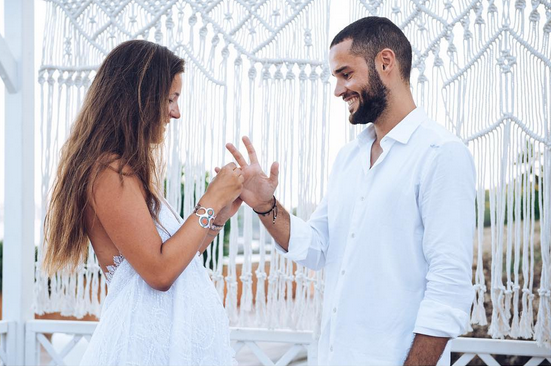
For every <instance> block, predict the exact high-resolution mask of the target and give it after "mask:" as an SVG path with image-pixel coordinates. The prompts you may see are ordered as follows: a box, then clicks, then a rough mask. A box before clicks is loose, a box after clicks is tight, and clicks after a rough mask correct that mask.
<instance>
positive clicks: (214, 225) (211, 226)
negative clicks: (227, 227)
mask: <svg viewBox="0 0 551 366" xmlns="http://www.w3.org/2000/svg"><path fill="white" fill-rule="evenodd" d="M223 228H224V225H216V224H215V223H214V222H213V223H212V224H210V229H211V230H212V231H220V230H222V229H223Z"/></svg>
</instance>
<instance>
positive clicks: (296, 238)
mask: <svg viewBox="0 0 551 366" xmlns="http://www.w3.org/2000/svg"><path fill="white" fill-rule="evenodd" d="M290 220H291V222H290V224H291V237H290V238H289V250H288V251H285V250H284V249H283V248H281V247H280V246H279V245H278V244H277V243H276V248H277V249H278V250H279V251H281V252H282V253H283V255H284V256H285V257H287V258H289V259H291V260H293V261H295V262H297V263H298V264H300V265H303V266H305V267H308V268H310V269H313V270H319V269H321V268H323V267H324V266H325V254H326V253H327V247H328V243H329V232H328V225H327V196H325V197H324V198H323V199H322V200H321V202H320V204H319V205H318V207H317V208H316V210H315V211H314V213H313V214H312V216H311V217H310V220H308V222H305V221H304V220H302V219H300V218H298V217H296V216H294V215H290Z"/></svg>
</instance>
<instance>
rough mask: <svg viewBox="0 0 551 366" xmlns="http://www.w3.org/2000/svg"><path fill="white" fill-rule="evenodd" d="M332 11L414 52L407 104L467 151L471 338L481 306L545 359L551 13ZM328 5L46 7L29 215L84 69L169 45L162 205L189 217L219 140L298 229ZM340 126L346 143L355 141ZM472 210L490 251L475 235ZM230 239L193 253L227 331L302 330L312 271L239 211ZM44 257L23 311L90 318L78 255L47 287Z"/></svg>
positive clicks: (496, 329)
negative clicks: (170, 92)
mask: <svg viewBox="0 0 551 366" xmlns="http://www.w3.org/2000/svg"><path fill="white" fill-rule="evenodd" d="M347 4H348V5H350V20H351V21H352V20H355V19H358V18H360V17H363V16H367V15H381V16H386V17H388V18H390V19H391V20H393V21H394V22H395V23H396V24H398V25H399V26H400V27H401V28H402V29H403V30H404V32H405V33H406V35H407V36H408V38H409V39H410V41H411V43H412V45H413V51H414V55H413V71H412V79H411V83H412V89H413V91H414V96H415V98H416V101H417V104H418V105H421V106H423V107H424V108H425V109H426V111H427V112H428V114H429V115H430V116H431V117H433V118H434V119H436V120H438V121H440V122H442V123H445V124H446V126H447V127H448V128H449V129H450V130H451V131H453V132H454V133H456V134H457V135H458V136H460V137H461V138H462V139H463V140H464V141H465V143H467V144H468V145H469V147H470V148H471V151H472V152H473V155H474V158H475V162H476V165H477V169H478V191H477V192H478V195H477V198H478V200H477V202H478V204H477V215H478V216H477V227H478V228H477V236H476V238H475V243H476V246H475V248H477V251H476V253H475V255H476V258H475V259H476V263H477V267H476V275H475V279H474V280H475V288H476V297H475V299H474V304H473V312H472V323H474V324H481V325H484V324H486V322H487V319H486V312H485V308H484V304H483V301H484V296H485V295H486V294H489V296H490V297H491V304H492V307H493V309H492V318H491V326H490V328H489V331H490V334H491V335H492V336H493V337H496V338H502V337H504V336H510V337H513V338H518V337H520V338H535V339H536V340H537V341H538V342H540V344H547V345H548V346H549V345H550V344H551V324H550V322H551V302H550V296H551V283H550V281H551V279H550V276H551V272H550V271H551V266H550V265H549V260H550V259H549V254H550V246H549V242H550V236H551V233H550V229H551V218H550V214H551V213H550V212H551V211H550V210H551V207H550V203H549V200H548V199H547V197H551V196H550V195H551V192H550V188H549V186H548V185H547V184H545V182H547V179H548V177H549V175H550V174H551V160H550V158H551V156H550V154H551V106H550V104H551V97H550V92H551V75H550V74H551V61H550V55H551V50H550V47H549V34H550V32H551V2H549V1H532V2H529V3H528V4H527V3H526V1H516V2H514V3H512V2H511V1H508V0H503V1H491V0H488V1H481V0H478V1H466V0H455V1H452V0H443V1H440V0H439V1H421V0H412V1H405V0H404V1H397V0H396V1H390V0H387V1H382V0H379V1H375V0H373V1H354V0H349V1H348V2H347ZM329 6H330V0H310V1H308V0H294V1H291V0H287V1H284V0H264V1H262V0H260V1H247V0H233V1H229V0H220V1H191V0H172V1H153V0H126V1H108V0H95V1H90V0H49V1H48V10H47V14H46V17H47V20H46V27H45V33H44V48H43V56H42V66H41V68H40V71H39V78H38V80H39V84H40V92H41V101H42V106H41V116H42V124H41V138H42V147H41V149H42V162H41V163H42V165H41V167H42V202H43V205H42V207H43V212H42V214H43V215H44V213H45V212H44V210H45V207H46V206H45V204H44V202H46V201H47V199H48V190H49V187H50V186H51V184H52V180H53V177H54V174H55V168H56V165H57V162H58V154H59V149H60V147H61V145H62V144H63V142H64V141H65V139H66V137H67V133H68V130H69V127H70V124H71V122H72V121H73V120H74V117H75V114H76V112H77V111H78V108H79V106H80V105H81V102H82V100H83V97H84V95H85V93H86V90H87V88H88V86H89V85H90V82H91V80H92V79H93V77H94V74H95V70H97V68H98V66H99V65H100V64H101V62H102V61H103V59H104V58H105V56H106V55H107V54H108V52H109V51H110V50H111V49H112V48H113V47H114V46H116V45H117V44H119V43H120V42H122V41H125V40H128V39H135V38H141V39H147V40H151V41H154V42H157V43H160V44H164V45H166V46H168V47H169V48H170V49H172V50H174V51H175V52H176V53H177V54H178V55H180V56H182V57H183V58H184V59H185V60H186V62H187V63H186V72H185V74H184V78H183V81H184V83H183V88H182V96H181V97H180V98H181V99H180V109H181V111H182V117H181V119H180V120H178V121H175V122H173V123H171V124H170V129H169V132H168V134H167V143H166V151H165V154H164V156H165V160H166V164H165V166H166V169H165V171H166V184H165V187H166V192H165V194H166V197H167V199H168V201H169V202H170V203H171V204H172V205H173V206H174V207H176V208H177V209H179V210H181V211H182V212H183V214H184V217H187V215H189V214H190V213H191V212H192V209H193V207H194V205H195V199H196V197H201V195H202V194H203V193H204V189H205V185H204V182H205V181H208V180H210V178H211V177H212V171H213V168H214V167H215V166H220V165H221V164H223V163H225V162H228V161H229V156H228V154H227V153H225V152H224V144H225V142H233V143H234V144H236V145H237V146H238V147H239V142H240V139H239V137H240V136H241V135H244V134H248V135H250V136H251V137H252V140H253V143H254V144H255V146H256V147H257V150H258V151H259V152H260V155H261V157H262V161H261V163H262V165H263V166H264V167H265V168H268V167H269V166H270V164H271V162H272V161H274V160H277V161H279V162H280V167H281V172H280V185H279V188H278V191H277V192H276V194H277V196H278V198H279V199H280V200H281V201H282V203H283V204H284V205H285V206H286V207H288V208H293V211H294V212H295V213H296V214H297V215H298V216H299V217H301V218H303V219H307V218H308V217H309V216H310V214H311V213H312V211H313V209H314V208H315V206H316V204H317V203H318V202H319V201H320V199H321V197H322V196H323V193H324V192H325V183H326V181H327V175H328V166H327V165H328V156H327V151H328V145H329V123H328V121H327V119H328V115H329V113H328V112H329V111H328V105H329V102H328V98H329V93H330V90H329V89H330V86H329V75H330V72H329V69H328V66H327V48H328V44H329V42H330V41H331V40H330V39H328V33H329V20H330V14H329ZM346 120H347V118H346V117H345V116H343V121H346ZM343 123H344V122H343ZM344 128H346V129H347V132H346V136H347V138H348V139H352V138H354V137H355V135H356V134H357V133H358V131H359V129H358V128H357V127H344ZM207 172H210V173H207ZM182 173H183V176H182ZM182 179H183V180H182ZM182 182H185V185H184V199H183V201H182V194H181V183H182ZM486 191H487V192H488V193H486ZM486 211H488V212H489V220H490V223H491V225H490V232H491V238H490V239H487V238H484V235H483V226H484V217H485V214H486V215H488V213H487V212H486ZM538 212H539V216H537V215H538ZM536 219H537V220H536ZM259 226H260V228H259V229H258V227H259ZM231 227H232V229H231V233H230V236H229V253H228V254H226V255H224V254H225V253H224V246H223V243H222V240H220V239H218V240H217V241H216V242H215V243H214V244H213V245H212V246H211V247H209V249H208V252H207V256H208V258H207V262H208V263H212V265H210V266H209V268H211V269H209V271H210V275H211V277H212V279H213V281H214V283H215V285H216V288H217V289H218V291H219V294H220V296H221V298H223V299H224V301H225V306H226V309H227V311H228V315H229V317H230V320H231V323H232V324H233V325H236V326H254V327H263V328H269V329H273V328H290V329H314V330H315V331H317V328H316V326H317V324H318V323H319V322H318V319H319V316H320V313H321V312H320V310H321V298H322V296H323V276H322V274H321V273H314V272H311V271H308V270H307V269H305V268H302V267H301V266H297V265H294V264H292V263H291V262H289V261H288V260H286V259H284V258H282V257H281V256H280V255H279V254H278V253H277V252H276V251H275V250H274V249H273V242H272V241H271V239H270V238H269V235H267V233H266V231H265V230H264V229H263V228H262V226H261V225H259V223H258V219H257V218H256V215H253V214H252V211H251V210H250V209H249V208H248V207H244V208H243V209H242V210H241V211H240V212H239V215H237V216H236V217H234V218H232V220H231ZM257 232H259V235H258V237H256V233H257ZM221 237H223V235H221ZM538 237H539V238H540V240H538ZM488 241H491V243H488ZM540 242H541V244H540ZM490 244H491V251H492V260H491V263H484V262H483V258H482V253H483V246H484V245H490ZM41 256H42V253H41V251H40V249H39V256H38V257H39V258H38V261H37V264H36V286H35V299H36V301H35V310H36V312H37V313H39V314H41V313H44V312H53V311H61V312H62V314H64V315H74V316H77V317H81V316H83V315H85V314H86V313H91V314H94V315H99V313H100V307H101V301H102V300H103V298H104V297H105V294H106V292H105V291H106V286H105V280H104V277H103V276H101V275H100V269H99V266H98V264H97V262H96V259H95V257H94V255H93V252H92V251H90V255H89V259H88V262H87V263H86V264H85V265H83V266H81V267H80V268H79V270H78V272H77V274H76V275H68V274H66V273H60V274H58V275H56V276H54V277H52V278H51V279H48V278H45V277H44V276H43V275H42V273H41V271H40V258H41ZM483 265H486V266H491V272H492V279H491V283H485V280H484V274H483ZM535 266H541V268H542V271H541V278H540V279H539V283H540V285H539V288H535V287H534V280H535V278H534V268H535ZM536 280H537V279H536ZM486 286H488V290H487V287H486ZM98 293H100V295H101V296H100V297H99V298H98V296H95V295H96V294H98Z"/></svg>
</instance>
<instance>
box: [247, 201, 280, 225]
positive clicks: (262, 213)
mask: <svg viewBox="0 0 551 366" xmlns="http://www.w3.org/2000/svg"><path fill="white" fill-rule="evenodd" d="M273 197H274V204H273V205H272V208H270V209H269V210H268V211H266V212H258V211H256V210H255V209H254V208H253V211H254V213H256V214H258V215H261V216H266V215H268V214H269V213H270V212H273V214H272V224H275V222H276V219H277V200H276V198H275V196H273Z"/></svg>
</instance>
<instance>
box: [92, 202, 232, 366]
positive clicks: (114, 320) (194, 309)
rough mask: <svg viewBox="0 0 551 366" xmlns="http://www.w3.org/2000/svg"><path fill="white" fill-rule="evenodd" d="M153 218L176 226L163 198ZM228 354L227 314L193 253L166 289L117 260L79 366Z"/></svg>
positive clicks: (220, 361)
mask: <svg viewBox="0 0 551 366" xmlns="http://www.w3.org/2000/svg"><path fill="white" fill-rule="evenodd" d="M159 222H160V223H161V224H162V226H164V228H165V229H166V230H167V231H168V232H169V233H170V235H173V234H174V233H175V232H176V231H177V230H178V229H179V228H180V226H181V225H182V220H181V219H180V218H177V217H176V214H175V213H174V211H172V212H171V209H170V208H169V207H168V206H167V203H166V202H164V203H163V206H162V209H161V212H160V215H159ZM158 231H159V234H160V235H161V238H162V239H163V242H164V241H166V240H167V239H168V238H169V236H168V235H167V233H165V232H164V231H163V230H162V229H160V228H159V229H158ZM233 355H234V351H233V349H232V348H231V345H230V331H229V324H228V317H227V315H226V312H225V310H224V307H223V305H222V302H221V301H220V297H219V296H218V293H217V292H216V290H215V288H214V285H213V283H212V281H211V280H210V278H209V276H208V274H207V272H206V269H205V267H203V263H202V258H201V256H200V255H197V256H196V257H195V258H194V259H193V260H192V261H191V263H190V264H189V265H188V266H187V267H186V269H185V270H184V272H182V274H181V275H180V276H179V277H178V278H177V279H176V281H175V282H174V284H173V285H172V287H171V288H170V290H168V291H166V292H162V291H157V290H154V289H152V288H151V287H149V285H148V284H147V283H145V281H144V280H143V279H142V278H141V277H140V275H139V274H138V273H137V272H136V271H135V270H134V269H133V268H132V266H131V265H130V264H129V262H128V261H126V260H122V262H121V261H119V264H118V266H117V267H116V270H115V272H114V274H113V276H112V279H111V281H110V285H109V293H108V295H107V297H106V298H105V302H104V304H103V309H102V313H101V319H100V322H99V324H98V326H97V328H96V330H95V332H94V334H93V336H92V339H91V340H90V343H89V345H88V348H87V350H86V352H85V354H84V356H83V358H82V361H81V365H231V364H232V363H234V364H235V363H236V362H235V360H234V358H233Z"/></svg>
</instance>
